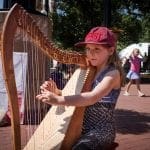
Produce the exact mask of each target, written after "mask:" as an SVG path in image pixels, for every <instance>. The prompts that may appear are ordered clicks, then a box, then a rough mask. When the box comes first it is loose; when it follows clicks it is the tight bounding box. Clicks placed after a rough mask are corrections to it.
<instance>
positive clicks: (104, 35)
mask: <svg viewBox="0 0 150 150" xmlns="http://www.w3.org/2000/svg"><path fill="white" fill-rule="evenodd" d="M115 43H116V39H115V36H114V33H113V32H112V31H111V30H109V29H108V28H107V27H94V28H92V29H91V30H90V32H89V33H88V34H87V35H86V37H85V40H84V41H83V42H78V43H76V44H75V46H77V47H78V46H84V45H85V44H106V45H109V46H110V47H111V46H115Z"/></svg>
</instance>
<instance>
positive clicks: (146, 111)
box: [115, 84, 150, 150]
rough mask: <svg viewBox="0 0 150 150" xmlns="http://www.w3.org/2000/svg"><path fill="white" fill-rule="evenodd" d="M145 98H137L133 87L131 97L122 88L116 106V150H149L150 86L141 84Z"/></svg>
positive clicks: (133, 86)
mask: <svg viewBox="0 0 150 150" xmlns="http://www.w3.org/2000/svg"><path fill="white" fill-rule="evenodd" d="M141 89H142V91H143V92H144V93H145V94H146V97H138V96H137V91H136V87H135V85H132V86H131V89H130V93H131V96H124V95H123V93H124V88H122V91H121V94H120V96H119V99H118V102H117V106H116V112H115V114H116V121H117V137H116V142H117V143H119V146H118V147H117V148H116V150H150V84H141Z"/></svg>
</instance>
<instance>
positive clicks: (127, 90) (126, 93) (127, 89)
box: [123, 79, 133, 96]
mask: <svg viewBox="0 0 150 150" xmlns="http://www.w3.org/2000/svg"><path fill="white" fill-rule="evenodd" d="M132 83H133V80H131V79H130V81H129V82H128V84H127V86H126V90H125V92H124V94H123V95H125V96H129V95H130V93H129V89H130V86H131V85H132Z"/></svg>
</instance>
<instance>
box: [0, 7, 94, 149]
mask: <svg viewBox="0 0 150 150" xmlns="http://www.w3.org/2000/svg"><path fill="white" fill-rule="evenodd" d="M22 16H24V17H22ZM24 19H26V21H24ZM23 22H26V23H27V24H26V25H25V26H23ZM17 27H19V28H21V29H22V30H23V31H24V32H26V33H27V34H28V35H29V36H30V38H31V39H32V41H33V42H34V44H35V45H36V46H38V47H39V48H40V49H41V50H42V51H43V52H44V53H45V55H47V56H48V57H49V58H52V59H55V60H57V61H59V62H61V63H65V64H77V65H79V66H83V67H85V68H87V61H86V56H85V55H84V54H80V53H77V52H65V51H64V50H61V49H58V48H57V47H56V46H55V45H54V44H53V43H52V42H51V41H49V39H48V38H47V37H45V36H44V35H43V33H42V32H41V31H40V29H39V27H38V26H37V25H36V23H35V21H34V20H33V19H32V17H31V16H30V15H29V14H28V13H27V12H26V11H25V10H24V9H23V8H22V7H21V6H19V5H18V4H15V5H14V6H13V7H12V8H11V9H10V11H9V12H8V14H7V16H6V19H5V22H4V25H3V31H2V37H1V39H2V65H3V72H4V80H5V84H6V89H7V92H8V98H9V104H10V111H11V126H12V134H13V149H15V150H20V149H21V133H20V119H19V107H18V101H17V100H18V98H17V88H16V83H15V75H14V67H13V39H14V35H15V32H16V30H17ZM33 32H34V34H33ZM89 70H90V71H89V74H88V76H87V81H88V82H85V84H84V86H83V89H82V92H84V91H88V90H90V88H91V82H89V81H92V80H93V77H94V74H95V69H93V68H90V69H89ZM84 109H85V107H78V108H76V109H75V111H74V114H73V115H72V118H71V121H70V124H69V127H68V129H67V133H66V135H65V138H64V141H63V142H62V147H61V149H65V150H67V149H70V146H71V145H72V144H73V142H74V141H75V140H76V139H77V138H78V137H79V135H80V131H81V130H79V127H80V128H81V125H82V118H83V112H84ZM79 116H80V117H79ZM74 120H76V121H75V122H74ZM71 130H74V131H75V132H76V135H72V131H71ZM66 145H67V146H66Z"/></svg>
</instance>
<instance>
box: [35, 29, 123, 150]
mask: <svg viewBox="0 0 150 150" xmlns="http://www.w3.org/2000/svg"><path fill="white" fill-rule="evenodd" d="M76 46H85V51H86V55H87V59H88V61H89V62H90V64H91V65H92V66H95V67H96V68H97V73H96V75H95V79H94V81H93V84H92V85H93V86H92V91H90V92H84V93H81V94H79V95H72V96H68V97H67V96H65V97H63V96H61V95H60V94H61V92H60V90H59V89H57V87H56V85H55V83H54V82H53V81H51V80H50V81H46V82H45V83H44V84H43V85H42V86H41V94H39V95H37V99H39V100H41V101H43V102H46V103H48V104H52V105H54V104H55V105H67V106H77V107H78V106H86V110H85V114H84V121H83V128H82V135H81V137H80V139H79V140H78V141H77V142H76V143H75V144H74V146H73V147H72V149H73V150H80V149H81V150H83V149H85V150H87V149H88V150H89V149H93V150H97V149H100V148H104V147H105V146H106V145H107V146H108V145H111V143H112V142H113V141H114V139H115V122H114V114H113V113H114V109H115V105H116V101H117V99H118V96H119V93H120V88H121V82H122V71H121V66H120V64H121V63H120V60H119V58H118V56H117V52H116V50H115V48H116V40H115V37H114V34H113V33H112V32H111V31H110V30H109V29H108V28H106V27H95V28H93V29H91V31H90V32H89V33H88V34H87V36H86V37H85V41H84V42H80V43H77V44H76ZM51 85H52V86H53V87H55V88H53V89H52V88H51ZM50 90H52V91H53V92H54V93H52V92H51V91H50Z"/></svg>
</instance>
